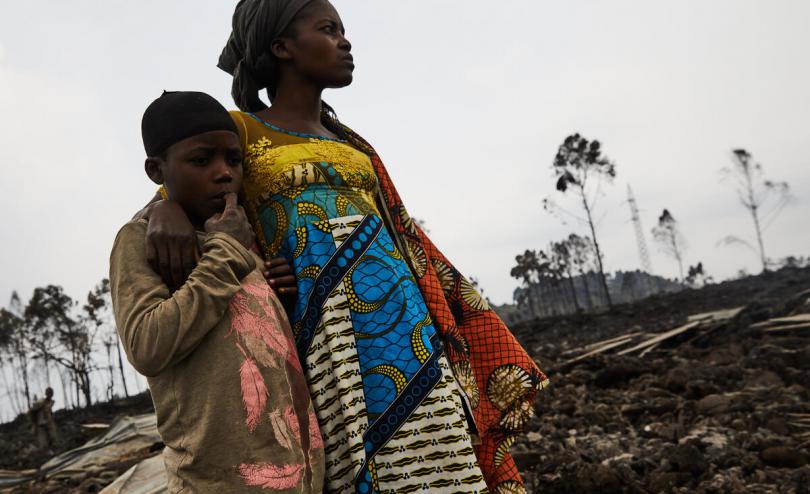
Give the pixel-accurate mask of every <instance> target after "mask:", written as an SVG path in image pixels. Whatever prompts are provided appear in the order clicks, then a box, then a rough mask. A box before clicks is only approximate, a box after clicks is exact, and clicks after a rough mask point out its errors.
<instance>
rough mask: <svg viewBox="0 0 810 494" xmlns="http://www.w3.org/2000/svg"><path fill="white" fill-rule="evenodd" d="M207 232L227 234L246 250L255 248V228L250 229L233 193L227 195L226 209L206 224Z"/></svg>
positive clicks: (209, 219) (243, 211)
mask: <svg viewBox="0 0 810 494" xmlns="http://www.w3.org/2000/svg"><path fill="white" fill-rule="evenodd" d="M205 231H206V232H221V233H227V234H228V235H230V236H231V237H233V238H235V239H236V240H237V241H238V242H239V243H240V244H242V245H243V246H244V247H245V248H246V249H250V248H251V247H252V246H253V238H254V236H253V228H251V227H250V222H249V221H248V219H247V215H246V214H245V210H244V209H242V206H239V205H238V204H237V202H236V194H233V193H231V194H226V195H225V209H223V210H222V212H221V213H217V214H215V215H214V216H211V217H210V218H208V220H207V221H206V222H205Z"/></svg>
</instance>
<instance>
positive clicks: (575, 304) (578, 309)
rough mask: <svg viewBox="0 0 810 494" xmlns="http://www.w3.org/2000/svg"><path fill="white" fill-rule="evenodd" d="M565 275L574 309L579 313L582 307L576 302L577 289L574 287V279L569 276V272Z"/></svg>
mask: <svg viewBox="0 0 810 494" xmlns="http://www.w3.org/2000/svg"><path fill="white" fill-rule="evenodd" d="M566 273H567V274H568V285H569V286H570V287H571V296H572V297H574V307H575V308H576V310H577V312H579V311H580V310H582V307H580V306H579V300H577V287H576V286H575V285H574V277H573V276H572V275H571V270H568V271H566Z"/></svg>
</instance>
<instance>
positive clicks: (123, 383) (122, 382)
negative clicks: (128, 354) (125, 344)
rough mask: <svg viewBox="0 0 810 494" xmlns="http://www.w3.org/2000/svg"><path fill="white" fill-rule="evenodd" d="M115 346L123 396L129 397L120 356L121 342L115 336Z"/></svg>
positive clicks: (122, 361)
mask: <svg viewBox="0 0 810 494" xmlns="http://www.w3.org/2000/svg"><path fill="white" fill-rule="evenodd" d="M115 346H116V348H118V370H119V371H121V385H123V386H124V396H126V397H127V398H129V391H127V378H126V376H124V360H123V359H122V358H121V342H120V341H118V339H117V338H116V340H115Z"/></svg>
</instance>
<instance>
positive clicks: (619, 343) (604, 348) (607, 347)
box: [563, 336, 634, 366]
mask: <svg viewBox="0 0 810 494" xmlns="http://www.w3.org/2000/svg"><path fill="white" fill-rule="evenodd" d="M633 338H634V337H633V336H628V337H626V338H624V339H622V340H618V341H614V342H612V343H608V344H607V345H604V346H601V347H599V348H596V349H594V350H591V351H590V352H588V353H585V354H583V355H580V356H579V357H576V358H573V359H571V360H569V361H567V362H565V363H564V364H563V365H564V366H565V365H568V364H573V363H574V362H579V361H580V360H582V359H586V358H588V357H592V356H594V355H597V354H600V353H605V352H606V351H608V350H610V349H612V348H616V347H619V346H622V345H624V344H626V343H629V342H631V341H633Z"/></svg>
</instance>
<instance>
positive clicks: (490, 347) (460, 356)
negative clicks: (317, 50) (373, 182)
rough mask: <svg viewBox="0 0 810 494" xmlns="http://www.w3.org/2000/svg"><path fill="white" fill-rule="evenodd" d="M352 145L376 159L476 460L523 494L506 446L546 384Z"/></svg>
mask: <svg viewBox="0 0 810 494" xmlns="http://www.w3.org/2000/svg"><path fill="white" fill-rule="evenodd" d="M344 130H345V131H346V133H347V134H348V136H349V140H350V141H351V142H352V144H354V145H355V146H357V147H358V148H359V149H362V150H364V151H365V152H366V153H368V154H369V156H370V157H371V161H372V164H373V165H374V169H375V171H376V173H377V178H378V180H379V185H380V191H381V196H382V197H381V198H380V202H382V203H383V204H381V206H382V207H383V209H387V211H388V216H389V218H388V220H389V222H390V223H391V225H390V226H391V227H392V228H393V229H394V230H395V231H393V232H391V233H392V237H396V238H398V240H399V242H400V244H401V245H400V246H399V247H400V250H403V251H404V252H405V253H407V254H408V258H409V261H410V265H411V268H412V271H413V273H414V276H415V277H416V279H417V282H418V284H419V287H420V289H421V291H422V294H423V295H424V298H425V302H426V303H427V306H428V309H429V311H430V313H431V316H432V318H433V321H434V324H435V326H436V328H437V329H438V331H439V332H440V333H441V335H442V337H443V339H444V343H445V348H446V351H447V355H448V358H449V360H450V362H451V367H452V369H453V373H454V375H455V377H456V379H457V380H458V382H459V387H460V388H461V390H462V393H463V394H464V395H466V396H465V398H466V403H467V406H468V407H469V408H470V410H471V411H472V416H473V421H474V425H475V428H476V429H477V432H478V435H479V437H480V444H478V445H477V446H476V448H475V449H476V455H477V457H478V462H479V465H480V467H481V470H482V472H483V474H484V478H485V479H486V481H487V485H488V486H489V487H490V489H491V490H492V491H493V492H495V493H513V492H525V489H524V488H523V481H522V480H521V478H520V474H519V473H518V470H517V467H516V466H515V462H514V460H513V459H512V457H511V456H510V454H509V447H510V446H511V445H512V444H513V443H514V441H515V438H516V437H517V435H518V434H520V433H522V431H523V427H524V426H525V424H526V422H527V421H528V419H529V418H531V417H532V414H533V411H534V409H533V405H532V404H533V401H534V398H535V396H536V394H537V392H538V391H539V390H541V389H543V388H544V387H545V386H546V385H547V383H548V379H547V378H546V376H545V374H543V372H542V371H541V370H540V369H539V368H538V367H537V365H536V364H535V362H534V360H532V358H531V357H530V356H529V355H528V354H527V353H526V351H525V350H524V349H523V348H522V347H521V346H520V344H519V343H518V342H517V340H516V339H515V337H514V336H513V335H512V333H511V332H510V331H509V329H508V328H507V327H506V325H505V324H504V323H503V321H501V319H500V318H499V317H498V315H497V314H495V311H493V310H492V309H491V308H490V307H489V305H488V303H487V302H486V300H485V299H483V298H482V297H481V295H480V294H479V293H478V291H477V290H476V289H475V287H474V286H473V285H472V284H471V283H470V282H469V281H468V280H467V279H466V278H464V277H463V276H462V275H461V274H460V273H459V272H458V271H457V270H456V269H455V268H454V267H453V265H452V264H451V263H450V261H448V260H447V258H446V257H445V256H444V255H443V254H442V253H441V252H440V251H439V249H437V248H436V246H435V245H433V242H431V241H430V239H429V238H428V237H427V235H425V233H424V232H423V231H422V230H421V229H420V228H419V226H418V225H416V223H415V222H414V221H413V220H412V219H411V218H410V217H409V216H408V213H407V212H406V210H405V207H404V206H403V204H402V200H401V199H400V197H399V194H398V193H397V190H396V188H395V187H394V184H393V182H392V181H391V178H390V177H389V175H388V172H387V171H386V169H385V166H384V165H383V162H382V160H381V159H380V157H379V155H377V153H376V152H375V151H374V149H373V148H372V147H371V146H370V145H369V144H368V143H367V142H366V141H365V140H363V139H362V138H361V137H360V136H359V135H357V134H356V133H354V132H353V131H352V130H351V129H348V128H346V127H344Z"/></svg>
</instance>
